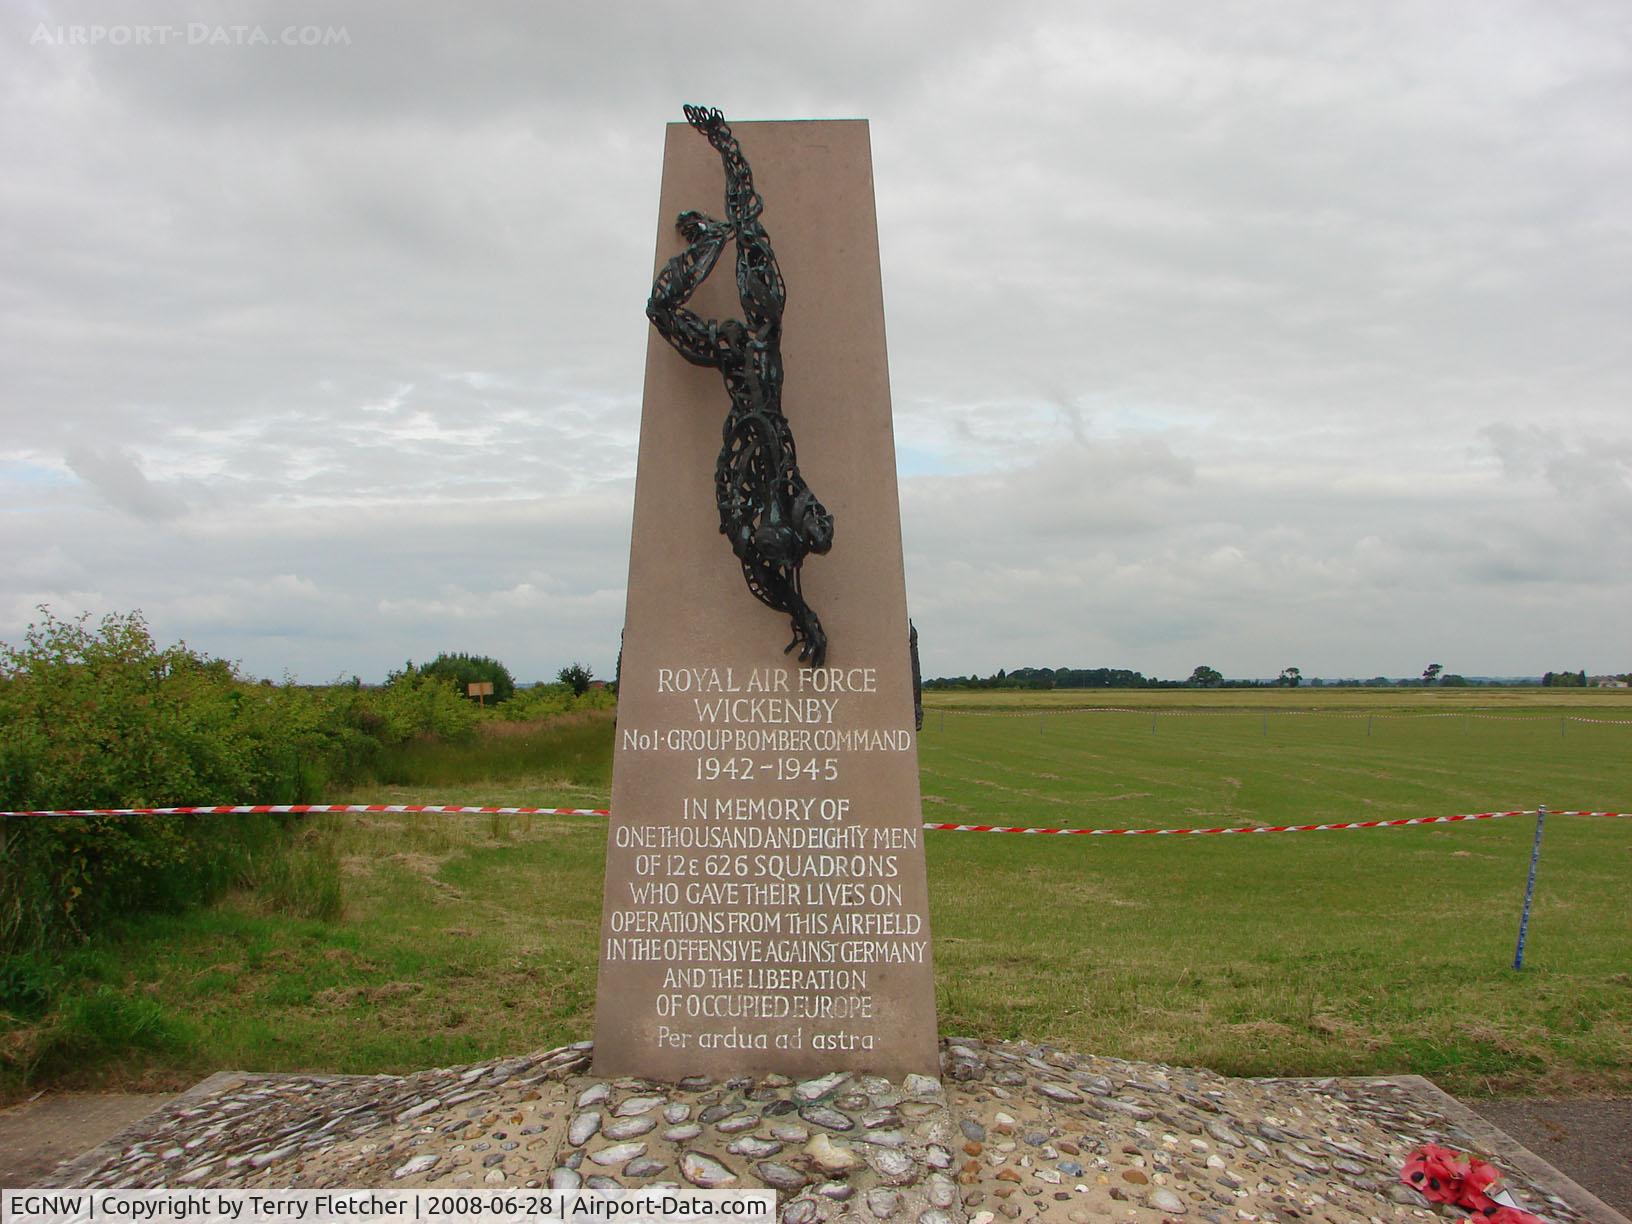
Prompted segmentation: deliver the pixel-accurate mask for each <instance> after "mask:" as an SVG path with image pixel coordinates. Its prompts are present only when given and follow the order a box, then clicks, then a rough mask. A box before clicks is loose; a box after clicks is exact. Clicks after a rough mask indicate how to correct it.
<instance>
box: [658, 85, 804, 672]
mask: <svg viewBox="0 0 1632 1224" xmlns="http://www.w3.org/2000/svg"><path fill="white" fill-rule="evenodd" d="M685 113H686V122H687V123H689V124H691V126H692V127H694V128H696V129H697V131H699V132H701V133H702V134H703V135H704V136H705V137H707V139H708V143H709V144H710V145H712V146H713V147H714V149H715V150H717V151H718V152H719V154H720V160H721V162H722V163H724V166H725V215H726V219H725V220H724V221H717V220H715V219H714V218H712V217H708V216H705V215H703V214H702V213H699V212H691V211H688V212H683V213H681V214H680V216H679V218H678V220H677V221H676V222H675V228H676V229H678V230H679V231H680V235H681V237H683V238H684V239H685V240H686V249H685V250H683V251H681V252H680V254H678V255H676V256H675V257H674V258H673V259H671V260H669V262H668V263H666V264H665V265H664V266H663V270H662V271H661V272H659V273H658V274H657V280H656V282H655V283H654V284H653V285H652V296H651V298H650V299H649V300H648V301H647V303H646V317H647V318H649V319H651V321H652V324H653V326H655V327H656V328H657V330H658V332H659V333H660V334H661V335H662V336H663V338H664V339H665V340H667V341H668V342H669V343H670V344H671V345H673V346H674V349H675V351H676V352H678V353H679V354H680V355H681V356H682V357H684V358H685V359H686V360H687V361H689V362H691V363H692V364H693V365H699V366H710V367H712V368H715V369H717V370H719V371H720V376H721V377H722V378H723V379H724V380H725V390H726V394H727V395H728V396H729V397H730V399H731V411H730V412H729V414H728V415H727V416H726V418H725V428H724V430H723V431H722V432H723V435H724V444H723V445H722V446H721V447H720V456H719V459H718V461H717V462H716V463H715V465H714V499H715V502H716V504H717V505H718V507H719V511H720V532H721V534H723V535H724V536H725V537H726V539H727V540H729V541H730V542H731V551H732V552H733V553H735V554H736V557H737V560H738V561H739V562H740V563H741V564H742V575H743V577H744V578H745V579H746V580H747V583H748V589H749V590H750V591H751V592H753V595H754V597H755V598H756V599H758V600H759V601H760V602H761V603H763V604H765V605H766V606H767V607H770V608H774V609H776V610H777V611H779V612H786V613H787V614H788V616H789V618H790V620H791V621H792V623H793V640H792V641H791V642H789V643H788V645H787V648H786V649H787V650H792V649H793V648H794V647H795V646H797V647H798V648H799V660H800V662H802V663H808V664H809V665H810V666H811V667H821V666H822V665H823V663H824V662H825V661H826V659H827V635H826V634H825V633H824V632H823V631H822V624H821V621H819V620H818V619H817V618H816V613H815V611H814V610H813V609H812V608H811V606H810V605H809V604H807V603H806V602H805V599H804V595H803V594H802V593H801V590H800V581H799V574H800V566H802V565H803V564H804V560H805V558H806V557H807V556H808V555H809V554H811V553H817V554H818V555H819V554H822V553H825V552H827V551H828V550H829V549H830V548H832V547H833V516H832V515H831V514H829V513H828V512H827V509H826V507H824V506H823V505H822V503H821V502H819V501H817V500H816V495H815V494H814V493H812V492H811V491H810V486H809V485H807V484H805V481H804V477H802V476H801V475H800V474H799V464H798V460H797V459H796V457H795V455H794V449H793V431H792V430H790V429H789V428H788V421H787V418H786V417H784V416H783V415H782V307H783V305H784V303H785V302H786V301H787V287H786V286H785V285H784V284H783V281H782V273H781V271H780V270H779V269H778V268H777V266H776V255H775V253H774V252H773V251H772V250H771V240H770V236H769V235H768V234H766V232H765V227H764V226H763V225H761V224H760V220H759V218H760V213H761V212H762V211H763V210H764V201H763V200H761V199H760V196H759V193H758V192H757V191H755V190H754V179H753V174H752V173H751V172H750V170H749V168H748V161H747V159H746V158H745V157H743V155H742V149H741V148H740V147H739V146H738V144H737V140H736V137H734V136H733V135H732V134H731V129H730V128H729V127H728V126H727V125H726V122H725V117H724V116H723V115H721V114H720V112H719V111H718V110H713V109H705V108H703V107H700V106H687V107H686V108H685ZM732 239H735V240H736V244H737V297H738V298H739V299H740V300H741V302H742V315H743V317H742V318H741V319H724V320H720V319H703V318H701V317H700V316H699V315H697V314H696V313H695V312H693V311H691V310H687V309H686V303H687V302H688V301H689V300H690V299H691V296H692V294H694V293H696V291H697V288H698V286H700V285H701V284H702V283H703V282H704V281H705V280H707V279H708V276H709V273H711V272H712V271H713V270H714V265H715V264H716V263H717V262H718V261H719V258H720V255H721V253H722V252H723V251H724V250H725V244H726V243H727V242H728V241H730V240H732ZM784 653H786V651H784Z"/></svg>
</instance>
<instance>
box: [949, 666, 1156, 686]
mask: <svg viewBox="0 0 1632 1224" xmlns="http://www.w3.org/2000/svg"><path fill="white" fill-rule="evenodd" d="M924 687H925V688H926V689H1089V688H1101V689H1111V688H1121V689H1129V688H1159V687H1168V688H1171V687H1174V685H1173V682H1171V681H1162V680H1154V679H1151V678H1149V677H1147V676H1145V675H1144V674H1143V673H1141V672H1136V671H1129V670H1128V669H1127V668H1125V667H1059V668H1054V667H1017V668H1015V669H1014V670H1013V671H1006V670H1004V669H1003V668H999V669H998V670H997V671H996V672H994V673H993V674H992V675H990V676H975V675H970V676H939V677H936V678H935V679H931V680H925V681H924Z"/></svg>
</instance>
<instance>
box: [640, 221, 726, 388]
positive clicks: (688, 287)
mask: <svg viewBox="0 0 1632 1224" xmlns="http://www.w3.org/2000/svg"><path fill="white" fill-rule="evenodd" d="M675 224H676V228H678V229H679V231H680V233H681V234H682V235H683V236H684V237H685V239H686V249H685V250H683V251H681V252H680V254H678V255H676V256H675V257H674V258H673V259H671V260H669V262H668V263H666V264H664V265H663V269H662V271H660V272H659V273H658V274H657V280H656V281H654V282H653V283H652V296H651V297H650V298H648V299H647V301H646V317H647V318H648V319H650V320H651V321H652V325H653V326H654V327H656V328H657V330H658V332H659V334H661V335H662V337H663V338H664V339H665V340H667V341H668V342H669V343H670V344H672V345H673V346H674V348H675V350H676V351H677V352H678V353H679V354H680V355H681V356H682V357H684V358H685V359H686V360H687V361H689V362H691V363H692V364H693V365H700V366H718V365H721V364H723V362H724V359H725V357H726V355H727V353H728V352H729V349H730V344H729V343H728V342H727V340H726V339H725V338H724V337H722V335H721V334H720V324H719V323H718V322H717V321H716V320H713V319H704V318H703V317H702V316H701V315H699V314H697V313H696V312H695V311H691V310H687V309H686V308H685V304H686V303H687V302H688V301H690V300H691V295H692V294H694V293H696V292H697V287H698V286H699V285H701V284H702V283H703V282H704V281H705V280H707V279H708V274H709V273H710V272H712V271H713V270H714V265H715V264H716V263H718V262H719V259H720V252H721V251H723V250H724V249H725V243H726V239H728V238H729V237H730V236H731V231H730V227H729V226H727V225H725V224H724V223H723V222H719V221H715V220H712V219H710V218H708V217H705V216H703V215H702V214H701V213H695V212H684V213H681V214H680V219H679V221H677V222H676V223H675Z"/></svg>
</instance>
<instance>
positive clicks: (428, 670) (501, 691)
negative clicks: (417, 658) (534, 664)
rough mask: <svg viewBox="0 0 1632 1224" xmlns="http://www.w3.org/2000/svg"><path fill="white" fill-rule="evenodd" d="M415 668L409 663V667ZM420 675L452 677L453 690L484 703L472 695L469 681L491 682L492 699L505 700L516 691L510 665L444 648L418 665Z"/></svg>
mask: <svg viewBox="0 0 1632 1224" xmlns="http://www.w3.org/2000/svg"><path fill="white" fill-rule="evenodd" d="M413 669H414V665H413V664H412V663H410V664H408V669H407V670H409V671H412V670H413ZM419 671H420V674H421V675H425V676H441V677H444V678H445V679H448V680H451V681H453V684H454V688H455V690H456V691H457V692H458V693H459V695H460V696H461V697H464V698H465V699H466V700H468V701H474V702H477V704H478V705H484V704H486V703H485V702H482V701H479V700H478V699H477V698H475V697H471V696H470V695H469V694H470V687H469V686H470V685H472V684H480V683H483V682H486V683H489V684H491V685H492V686H493V694H492V696H493V700H494V701H508V700H509V699H510V695H511V694H512V693H514V692H515V691H516V680H515V677H514V676H512V675H511V674H510V669H509V668H508V667H506V666H505V665H504V664H503V663H500V662H499V661H498V660H497V659H490V658H488V657H487V656H486V655H473V654H448V653H447V652H446V651H444V652H443V653H442V654H439V655H437V656H436V658H434V659H432V660H431V661H430V662H429V663H427V664H425V666H423V667H421V668H420V669H419Z"/></svg>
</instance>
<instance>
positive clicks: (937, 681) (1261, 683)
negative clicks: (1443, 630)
mask: <svg viewBox="0 0 1632 1224" xmlns="http://www.w3.org/2000/svg"><path fill="white" fill-rule="evenodd" d="M1619 678H1622V679H1627V680H1628V681H1629V682H1632V673H1629V674H1628V675H1627V676H1626V677H1619ZM1587 683H1588V682H1587V673H1586V672H1585V671H1584V670H1580V671H1573V672H1548V673H1547V674H1546V675H1544V676H1543V677H1541V679H1540V680H1539V681H1538V680H1536V679H1535V678H1534V677H1520V678H1515V677H1503V678H1500V679H1489V678H1478V679H1469V678H1468V677H1466V676H1463V675H1459V674H1457V673H1456V672H1447V671H1446V670H1445V669H1444V667H1443V666H1442V665H1441V664H1438V663H1430V664H1429V665H1428V666H1427V667H1425V668H1423V671H1422V675H1421V676H1420V677H1417V676H1408V677H1403V678H1400V679H1390V678H1389V677H1387V676H1372V677H1371V678H1370V679H1365V680H1361V679H1342V680H1325V679H1321V678H1320V677H1318V676H1317V677H1313V678H1310V677H1306V676H1304V674H1303V672H1302V669H1301V668H1297V667H1285V668H1282V669H1281V674H1280V675H1279V676H1277V677H1275V678H1274V679H1269V680H1243V679H1236V680H1232V679H1229V678H1227V677H1226V676H1225V675H1224V673H1222V672H1221V671H1219V670H1218V669H1217V668H1216V667H1209V666H1207V665H1206V664H1202V665H1201V666H1199V667H1197V668H1196V669H1195V670H1194V671H1192V672H1191V673H1190V675H1189V676H1188V677H1187V678H1185V679H1183V680H1158V679H1156V678H1155V677H1154V676H1146V675H1145V674H1144V673H1143V672H1137V671H1132V670H1130V669H1128V668H1125V667H1017V668H1015V669H1014V670H1012V671H1009V670H1006V669H1003V668H999V669H998V670H997V671H995V672H993V673H992V674H991V675H989V676H980V675H974V674H970V675H967V676H937V677H934V678H933V679H928V680H925V681H924V688H926V689H954V690H956V689H965V690H967V689H1135V688H1144V689H1154V688H1161V689H1170V688H1205V689H1257V688H1297V687H1299V686H1300V685H1309V686H1310V687H1312V688H1472V687H1479V686H1485V685H1499V686H1508V685H1527V684H1541V685H1544V686H1546V687H1550V688H1585V687H1586V686H1587Z"/></svg>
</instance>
